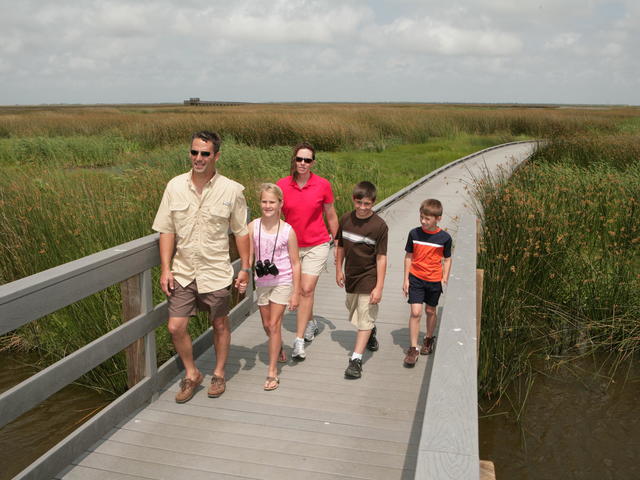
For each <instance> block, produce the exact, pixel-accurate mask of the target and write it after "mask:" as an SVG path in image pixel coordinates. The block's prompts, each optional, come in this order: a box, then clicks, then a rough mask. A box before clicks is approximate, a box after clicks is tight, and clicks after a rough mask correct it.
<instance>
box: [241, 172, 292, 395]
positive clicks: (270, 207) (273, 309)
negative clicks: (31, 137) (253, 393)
mask: <svg viewBox="0 0 640 480" xmlns="http://www.w3.org/2000/svg"><path fill="white" fill-rule="evenodd" d="M260 210H261V211H262V216H261V217H260V218H257V219H255V220H253V221H252V222H251V223H250V224H249V235H250V236H251V242H250V245H251V259H252V262H254V261H255V263H254V267H255V284H256V294H257V296H258V302H257V303H258V308H259V309H260V316H261V317H262V326H263V328H264V331H265V333H266V334H267V336H268V337H269V368H268V371H267V379H266V380H265V383H264V389H265V390H275V389H276V388H278V385H279V384H280V378H279V377H278V366H277V362H278V361H280V362H286V361H287V357H286V355H285V353H284V349H283V348H282V331H281V328H282V317H283V315H284V310H285V308H286V307H287V306H288V307H289V310H295V309H296V308H298V303H299V300H300V254H299V251H298V241H297V238H296V234H295V232H294V231H293V228H291V225H289V224H288V223H286V222H285V221H283V220H281V219H280V214H281V211H282V190H281V189H280V187H278V186H277V185H275V184H273V183H263V184H262V185H261V187H260Z"/></svg>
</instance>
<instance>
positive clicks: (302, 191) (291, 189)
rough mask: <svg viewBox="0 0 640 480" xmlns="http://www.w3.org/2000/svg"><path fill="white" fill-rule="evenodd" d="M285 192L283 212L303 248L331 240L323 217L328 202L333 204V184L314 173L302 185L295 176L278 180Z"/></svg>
mask: <svg viewBox="0 0 640 480" xmlns="http://www.w3.org/2000/svg"><path fill="white" fill-rule="evenodd" d="M277 184H278V186H279V187H280V188H281V189H282V193H283V194H284V205H283V206H282V213H283V214H284V219H285V220H286V222H287V223H288V224H289V225H291V226H292V227H293V231H294V232H296V236H297V237H298V245H299V246H301V247H315V246H316V245H321V244H323V243H325V242H328V241H329V240H330V237H329V232H328V231H327V227H326V226H325V224H324V219H323V217H322V214H323V211H324V208H323V207H324V204H325V203H333V192H332V191H331V184H330V183H329V181H328V180H327V179H326V178H322V177H320V176H318V175H314V174H313V173H312V174H311V176H310V177H309V180H308V181H307V183H306V184H305V186H304V187H302V188H300V187H299V186H298V184H297V183H296V181H295V180H294V179H293V177H292V176H291V175H289V176H288V177H285V178H281V179H280V180H278V183H277Z"/></svg>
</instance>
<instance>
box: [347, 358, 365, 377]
mask: <svg viewBox="0 0 640 480" xmlns="http://www.w3.org/2000/svg"><path fill="white" fill-rule="evenodd" d="M344 376H345V377H347V378H360V377H361V376H362V360H361V359H359V358H351V359H350V360H349V366H348V367H347V369H346V370H345V371H344Z"/></svg>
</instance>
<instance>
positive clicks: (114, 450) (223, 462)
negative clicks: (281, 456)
mask: <svg viewBox="0 0 640 480" xmlns="http://www.w3.org/2000/svg"><path fill="white" fill-rule="evenodd" d="M179 447H180V446H178V445H174V444H169V445H166V446H165V448H152V447H143V446H137V445H131V444H126V443H121V442H116V441H113V440H107V441H105V442H104V443H102V444H100V445H99V446H98V447H97V448H96V450H95V451H96V452H98V453H103V454H105V455H111V456H116V457H118V458H127V459H130V460H137V461H145V462H149V463H150V464H152V465H155V466H156V468H157V469H158V471H159V472H161V471H162V470H160V468H164V467H165V466H169V467H179V468H187V469H189V470H200V471H204V472H207V473H211V474H224V475H237V476H240V477H248V478H259V479H271V478H278V479H283V478H295V477H296V476H302V477H304V478H305V479H309V480H329V479H335V478H390V477H388V476H375V477H372V476H367V477H365V476H362V475H360V476H357V477H353V476H350V475H344V474H339V473H335V472H331V467H330V464H331V462H323V463H324V464H325V465H324V470H325V471H319V472H318V471H315V472H314V471H311V470H308V469H307V465H311V466H312V467H313V468H320V469H321V470H323V466H322V465H317V463H318V462H316V461H312V459H306V458H302V461H300V462H298V463H297V464H296V465H295V466H293V465H292V466H291V467H280V466H275V465H270V466H267V465H264V464H263V463H260V462H261V461H263V460H264V458H265V457H264V452H262V453H260V452H257V454H258V455H259V456H257V457H244V459H243V460H242V461H238V460H229V459H225V458H215V457H211V456H209V455H201V454H193V453H182V452H179V451H176V448H179ZM234 450H236V449H234ZM238 453H242V450H239V451H238ZM378 468H379V471H380V472H384V474H385V475H388V474H390V473H391V472H392V471H393V470H392V469H389V468H383V467H378ZM326 470H329V473H328V472H327V471H326ZM189 476H190V475H185V474H184V473H183V476H182V477H181V478H185V477H187V478H188V477H189Z"/></svg>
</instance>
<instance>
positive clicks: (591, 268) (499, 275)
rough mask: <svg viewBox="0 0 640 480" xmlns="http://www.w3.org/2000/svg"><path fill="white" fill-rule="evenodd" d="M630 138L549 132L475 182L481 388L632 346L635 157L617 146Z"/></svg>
mask: <svg viewBox="0 0 640 480" xmlns="http://www.w3.org/2000/svg"><path fill="white" fill-rule="evenodd" d="M637 141H638V138H636V137H633V136H631V137H628V138H627V139H626V140H625V139H624V138H622V137H608V136H604V137H598V138H592V139H588V140H587V141H586V142H585V143H582V137H580V138H576V139H566V138H563V139H560V140H553V141H551V142H550V143H549V144H548V145H547V146H546V147H544V148H542V149H541V150H540V151H539V152H538V153H537V154H536V155H535V156H534V158H533V160H532V161H531V162H529V163H528V164H527V165H525V166H523V167H522V168H521V169H519V170H518V171H517V172H516V173H515V174H514V175H513V176H512V177H511V178H509V179H506V178H500V177H499V176H498V177H494V178H490V177H485V178H484V179H482V180H481V181H479V182H478V185H477V188H478V192H477V196H478V199H479V201H480V205H481V207H480V208H479V210H480V215H481V218H482V223H483V241H482V245H483V246H482V249H481V252H480V256H479V263H480V268H484V269H485V285H484V291H485V292H487V293H489V292H490V293H489V294H487V295H484V297H483V307H482V308H483V311H482V313H483V320H482V333H481V346H480V359H479V385H480V393H481V394H482V395H484V396H486V397H492V398H494V399H497V400H499V399H500V397H501V396H502V395H503V394H504V393H505V392H507V391H508V389H509V387H512V386H513V385H514V383H517V382H524V383H525V384H530V382H531V376H532V375H533V374H534V371H535V369H534V368H533V367H532V365H534V364H536V365H539V364H540V361H542V363H546V366H547V367H548V368H552V367H553V366H554V365H557V364H558V363H561V362H565V361H568V360H569V359H572V358H579V357H584V356H589V355H596V354H598V355H601V354H604V355H605V356H607V355H612V356H613V357H614V359H613V361H611V362H610V365H611V367H612V368H614V369H615V368H617V366H618V365H619V364H620V363H621V362H623V361H626V360H629V359H631V358H633V357H634V355H635V354H637V353H638V351H640V302H639V300H638V298H639V297H638V292H639V291H640V273H639V272H640V220H639V219H640V215H639V214H640V204H639V201H640V161H639V160H638V157H636V158H635V159H631V158H626V157H622V156H621V155H620V154H618V153H617V149H618V148H620V147H625V146H627V147H628V148H629V149H630V150H632V149H634V148H635V145H636V143H637ZM525 391H526V389H525ZM524 398H525V396H523V397H522V398H520V399H519V401H520V402H522V401H524ZM516 403H517V402H516Z"/></svg>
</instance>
